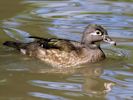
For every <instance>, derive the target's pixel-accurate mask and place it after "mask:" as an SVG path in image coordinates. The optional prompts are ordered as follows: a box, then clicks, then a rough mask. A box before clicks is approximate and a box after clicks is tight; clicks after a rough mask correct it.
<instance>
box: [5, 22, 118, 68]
mask: <svg viewBox="0 0 133 100" xmlns="http://www.w3.org/2000/svg"><path fill="white" fill-rule="evenodd" d="M29 38H34V39H35V41H33V42H30V43H20V42H13V41H6V42H5V43H3V45H6V46H9V47H13V48H16V49H17V50H19V51H20V52H21V53H23V54H25V55H29V56H33V57H36V58H38V59H40V60H42V61H45V62H47V63H49V64H51V65H52V66H53V67H58V68H60V67H71V66H76V65H79V64H83V63H93V62H98V61H100V60H103V59H105V54H104V52H103V51H102V50H101V48H100V45H97V44H95V43H96V42H101V41H105V42H108V43H111V44H114V45H115V42H114V41H112V40H111V39H110V38H109V36H108V34H107V31H106V30H105V29H104V28H103V27H102V26H100V25H96V24H94V25H89V26H87V27H86V29H85V30H84V32H83V36H82V40H81V42H77V41H72V40H67V39H57V38H41V37H35V36H30V37H29Z"/></svg>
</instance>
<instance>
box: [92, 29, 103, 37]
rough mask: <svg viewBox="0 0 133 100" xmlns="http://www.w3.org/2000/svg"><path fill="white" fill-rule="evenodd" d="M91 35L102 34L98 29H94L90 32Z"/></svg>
mask: <svg viewBox="0 0 133 100" xmlns="http://www.w3.org/2000/svg"><path fill="white" fill-rule="evenodd" d="M91 35H99V36H102V35H103V34H102V33H101V32H100V31H99V30H96V31H95V32H93V33H91Z"/></svg>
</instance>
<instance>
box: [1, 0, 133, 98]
mask: <svg viewBox="0 0 133 100" xmlns="http://www.w3.org/2000/svg"><path fill="white" fill-rule="evenodd" d="M0 12H1V16H0V34H1V36H0V100H97V99H98V100H133V1H132V0H13V1H9V0H4V1H2V0H1V1H0ZM92 23H93V24H94V23H96V24H101V25H103V26H104V27H105V28H106V29H107V30H108V33H109V35H110V36H111V37H113V39H114V40H116V41H117V47H113V46H110V45H108V44H102V45H101V46H102V48H103V50H104V52H105V53H106V55H107V59H106V60H104V61H102V62H99V63H96V64H90V65H88V64H86V65H84V67H81V68H78V69H63V70H56V69H52V67H51V66H50V65H47V64H45V63H44V62H41V61H39V60H37V59H34V58H30V57H27V56H24V55H21V54H19V53H18V52H17V51H15V50H14V49H12V48H7V47H4V46H2V43H3V42H4V41H6V40H19V41H23V42H28V41H31V40H30V39H28V38H26V37H28V36H29V35H34V36H42V37H59V38H66V39H72V40H77V41H79V40H80V37H81V34H80V33H82V31H83V30H84V28H85V26H87V25H88V24H92Z"/></svg>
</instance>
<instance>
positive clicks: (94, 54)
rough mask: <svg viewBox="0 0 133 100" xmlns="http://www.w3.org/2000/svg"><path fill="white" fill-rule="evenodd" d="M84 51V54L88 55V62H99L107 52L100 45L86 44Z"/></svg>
mask: <svg viewBox="0 0 133 100" xmlns="http://www.w3.org/2000/svg"><path fill="white" fill-rule="evenodd" d="M82 51H83V52H82V53H83V55H85V56H87V59H88V62H97V61H100V60H103V59H104V58H105V54H104V52H103V51H102V49H101V48H100V45H96V44H87V45H85V44H84V48H83V49H82Z"/></svg>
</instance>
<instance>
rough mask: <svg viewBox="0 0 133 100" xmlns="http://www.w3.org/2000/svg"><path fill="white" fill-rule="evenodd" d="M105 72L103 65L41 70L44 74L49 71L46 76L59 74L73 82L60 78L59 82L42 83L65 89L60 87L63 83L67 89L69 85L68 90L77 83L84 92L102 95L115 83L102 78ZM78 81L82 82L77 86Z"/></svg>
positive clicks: (79, 89) (90, 94) (91, 94)
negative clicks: (62, 80) (63, 80)
mask: <svg viewBox="0 0 133 100" xmlns="http://www.w3.org/2000/svg"><path fill="white" fill-rule="evenodd" d="M103 72H104V68H103V67H102V66H86V67H81V68H77V69H74V68H65V69H51V70H40V73H43V74H45V73H47V75H46V77H51V76H52V77H54V76H56V75H57V76H58V75H59V76H62V78H61V79H66V80H69V81H71V82H72V83H69V82H66V83H64V82H63V83H62V82H61V80H60V81H59V82H53V83H51V81H49V82H48V81H44V82H43V81H42V83H44V84H45V85H46V83H47V85H48V84H54V86H57V88H56V89H58V88H60V89H59V90H61V89H63V90H64V87H60V85H61V86H62V85H63V86H65V89H66V87H68V89H66V90H69V91H71V89H69V86H70V87H74V88H75V85H76V87H78V89H77V88H76V90H77V91H80V92H83V93H84V94H86V95H89V96H100V95H103V96H104V95H106V94H107V93H108V92H110V91H111V90H112V87H113V86H114V83H113V82H110V81H107V80H104V79H102V78H101V76H102V74H103ZM77 78H78V79H77ZM79 78H80V79H79ZM44 79H45V77H44ZM55 79H56V78H55ZM52 81H54V80H52ZM34 82H35V81H34ZM34 82H33V83H34ZM36 82H37V81H36ZM36 82H35V84H36ZM73 82H74V83H73ZM58 83H59V84H58ZM77 83H80V84H79V85H78V86H77ZM37 84H38V83H37ZM56 84H58V85H56ZM74 84H75V85H74ZM42 85H43V84H40V86H41V87H42ZM67 85H68V86H67ZM38 86H39V84H38ZM44 87H45V86H44ZM51 88H52V87H51ZM74 88H73V89H72V91H73V90H74ZM54 89H55V87H54Z"/></svg>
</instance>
